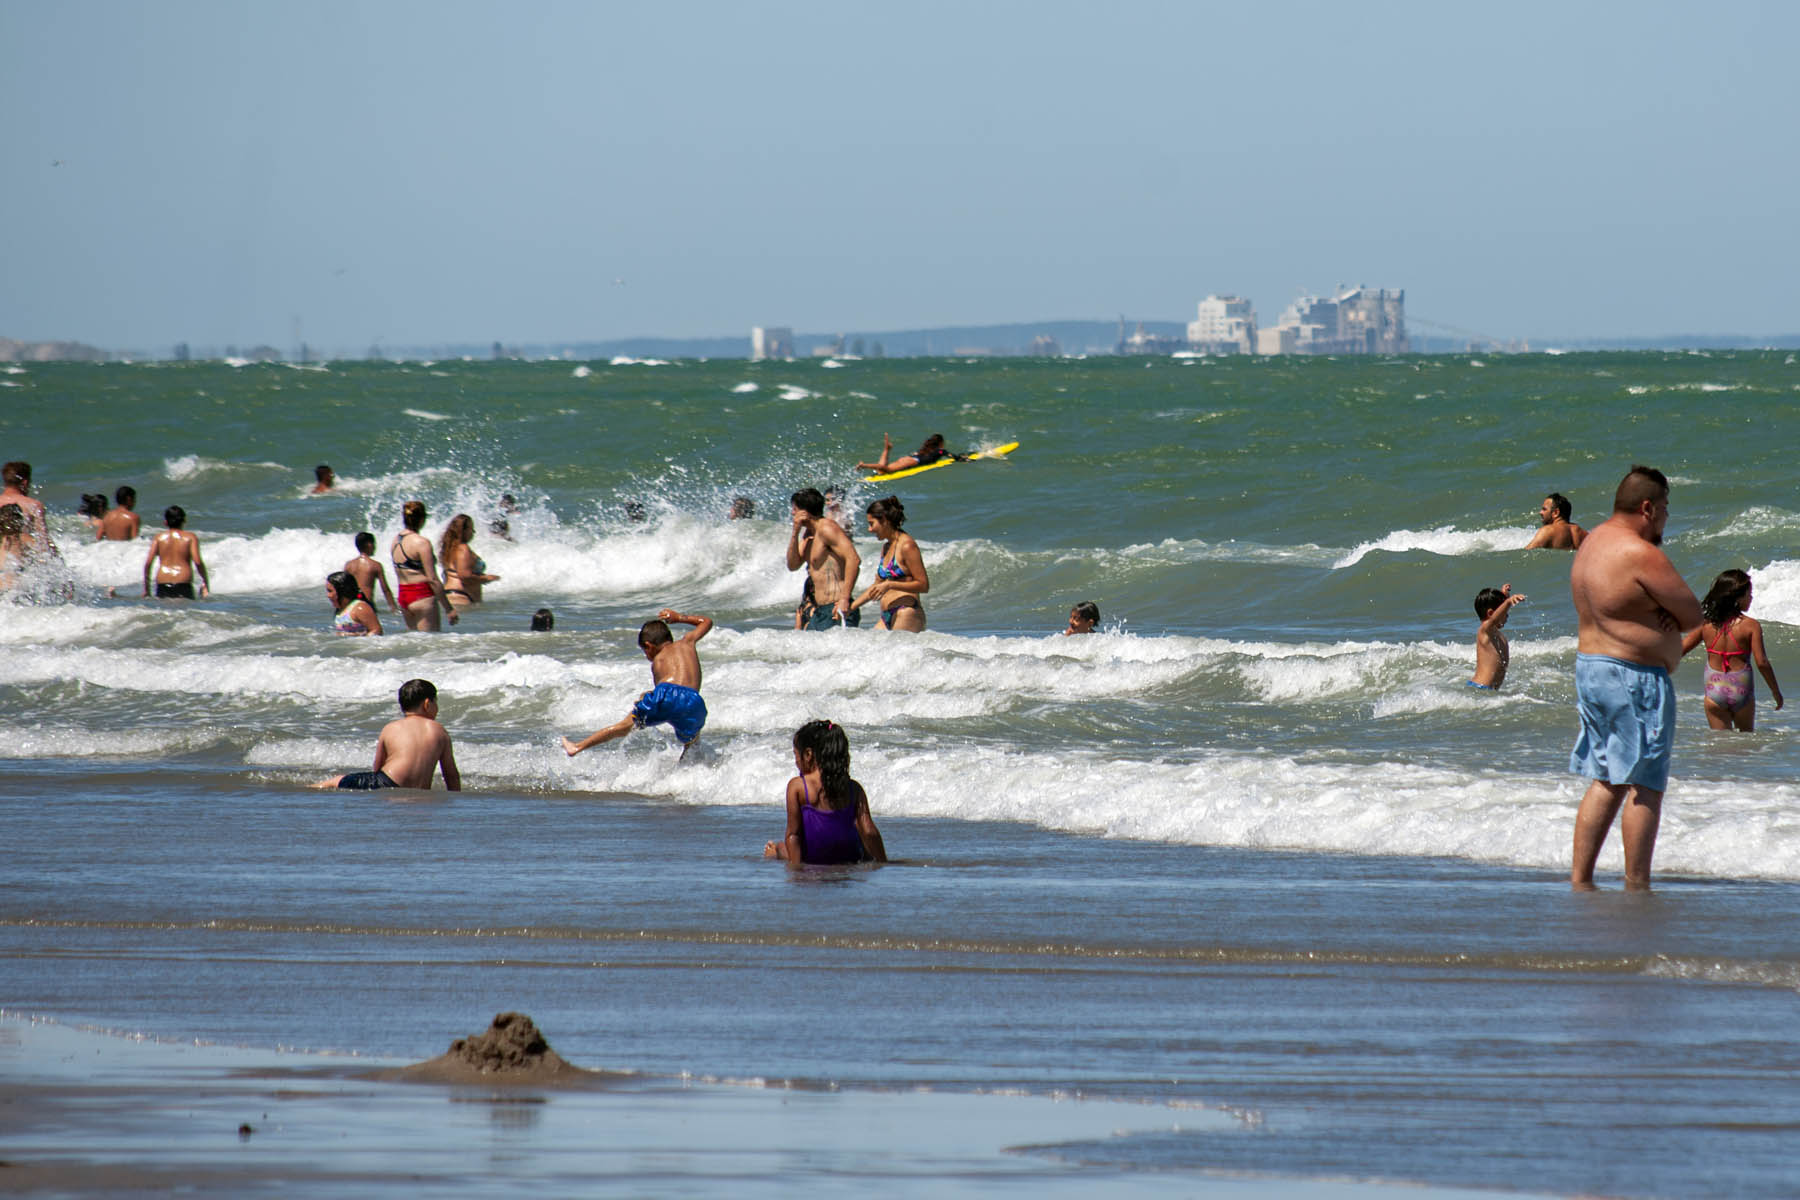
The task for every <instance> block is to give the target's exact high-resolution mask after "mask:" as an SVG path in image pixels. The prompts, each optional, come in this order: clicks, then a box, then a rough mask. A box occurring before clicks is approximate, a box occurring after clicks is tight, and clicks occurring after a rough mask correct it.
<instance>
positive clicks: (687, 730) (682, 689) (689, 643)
mask: <svg viewBox="0 0 1800 1200" xmlns="http://www.w3.org/2000/svg"><path fill="white" fill-rule="evenodd" d="M656 616H657V619H656V620H654V621H645V622H644V625H643V628H641V629H639V630H638V639H637V641H638V649H640V650H642V651H643V652H644V657H645V658H647V659H649V660H650V678H651V680H652V682H654V683H655V685H656V686H655V687H652V688H651V689H650V690H649V691H647V692H645V693H644V694H643V695H642V696H639V697H638V702H637V703H636V704H634V705H632V706H631V711H630V712H628V713H626V714H625V716H624V717H622V718H621V719H620V720H618V721H616V722H614V723H613V724H611V725H608V726H607V727H606V728H605V729H597V730H595V731H594V732H593V733H590V734H588V736H586V737H584V738H582V739H581V740H580V741H579V742H572V741H570V740H569V739H568V738H564V739H563V740H562V744H563V753H564V754H567V755H568V756H569V757H571V758H573V757H574V756H575V755H577V754H580V753H581V752H582V751H583V750H587V749H589V748H591V747H594V746H598V745H599V744H600V743H601V742H610V741H612V740H613V739H614V738H622V737H624V736H625V735H626V734H628V733H630V732H631V731H632V730H633V729H638V728H642V727H643V726H645V725H668V726H669V727H671V728H672V729H674V730H675V737H676V739H677V740H679V741H680V742H681V753H682V756H683V757H684V758H685V757H686V756H687V752H688V748H689V747H690V746H692V745H693V744H694V739H695V738H697V737H699V736H700V730H701V728H702V727H704V726H705V724H706V702H705V701H704V700H702V699H700V654H699V652H698V651H697V650H696V649H695V648H694V646H695V643H697V642H698V641H699V640H700V639H701V638H703V637H705V636H706V635H707V634H708V633H709V632H711V630H712V627H713V623H712V618H711V617H701V616H689V615H687V614H685V613H678V612H676V611H675V610H674V609H672V608H665V609H663V610H662V611H661V612H659V613H657V614H656ZM670 621H674V622H675V623H676V624H678V625H692V626H693V627H694V628H693V629H692V630H690V631H689V632H688V633H686V634H684V635H683V636H682V638H681V640H680V641H676V640H675V635H674V634H672V633H670V632H669V626H668V622H670Z"/></svg>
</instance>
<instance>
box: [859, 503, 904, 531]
mask: <svg viewBox="0 0 1800 1200" xmlns="http://www.w3.org/2000/svg"><path fill="white" fill-rule="evenodd" d="M868 511H869V515H870V516H871V517H874V518H875V519H876V520H877V521H885V522H887V523H888V524H889V525H892V526H893V527H894V528H895V529H904V528H906V509H905V508H904V507H903V506H902V505H901V503H900V497H898V496H884V497H883V498H882V499H880V500H874V501H871V502H870V504H869V510H868Z"/></svg>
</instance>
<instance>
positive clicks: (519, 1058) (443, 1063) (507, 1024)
mask: <svg viewBox="0 0 1800 1200" xmlns="http://www.w3.org/2000/svg"><path fill="white" fill-rule="evenodd" d="M601 1076H602V1072H599V1071H586V1070H583V1069H582V1068H580V1067H576V1066H571V1065H569V1063H568V1061H567V1060H566V1059H564V1058H563V1056H562V1055H560V1054H558V1053H557V1052H556V1051H554V1050H552V1049H551V1048H550V1043H549V1042H548V1041H546V1040H544V1035H543V1034H542V1033H540V1032H538V1027H537V1023H536V1022H535V1021H533V1020H532V1019H531V1018H530V1017H528V1016H526V1015H525V1014H524V1013H512V1012H506V1013H501V1014H500V1015H498V1016H496V1017H495V1018H494V1023H493V1024H492V1025H490V1026H488V1027H487V1030H486V1032H484V1033H479V1034H476V1035H475V1036H473V1037H465V1038H457V1039H456V1040H455V1041H454V1042H451V1043H450V1049H449V1050H448V1051H446V1052H445V1053H443V1054H440V1055H438V1056H437V1057H436V1058H433V1059H427V1060H426V1061H425V1062H422V1063H414V1064H413V1065H412V1066H410V1067H401V1068H400V1069H399V1070H396V1071H384V1072H382V1073H381V1077H382V1078H387V1079H402V1080H414V1081H420V1082H425V1083H479V1084H497V1083H500V1084H513V1083H517V1084H530V1085H533V1086H542V1085H545V1084H564V1085H568V1084H577V1085H579V1084H583V1083H587V1082H590V1081H592V1080H595V1079H598V1078H600V1077H601Z"/></svg>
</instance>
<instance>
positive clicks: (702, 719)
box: [631, 683, 706, 745]
mask: <svg viewBox="0 0 1800 1200" xmlns="http://www.w3.org/2000/svg"><path fill="white" fill-rule="evenodd" d="M631 715H632V718H633V719H634V720H635V721H636V722H637V726H638V728H639V729H642V728H643V727H644V726H646V725H667V726H669V727H671V728H672V729H674V730H675V736H676V738H678V739H679V740H680V741H681V743H682V744H683V745H686V744H687V743H688V742H691V741H693V740H694V739H695V738H697V737H699V736H700V730H701V729H702V728H703V727H704V726H705V725H706V701H704V700H702V699H701V698H700V693H699V692H696V691H695V690H694V689H693V688H691V687H682V686H681V685H680V684H679V683H659V684H657V685H656V686H655V687H653V688H651V689H650V690H649V691H647V692H645V693H644V694H643V695H642V696H639V697H638V702H637V703H636V704H634V705H632V706H631Z"/></svg>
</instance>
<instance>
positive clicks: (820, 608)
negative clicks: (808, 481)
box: [787, 488, 862, 629]
mask: <svg viewBox="0 0 1800 1200" xmlns="http://www.w3.org/2000/svg"><path fill="white" fill-rule="evenodd" d="M793 516H794V528H793V530H792V531H791V532H790V533H789V535H788V544H787V569H788V570H790V571H798V570H799V569H800V568H801V567H802V566H804V567H805V568H806V579H807V586H806V591H805V592H804V593H802V595H801V598H800V611H799V612H798V613H797V614H796V624H795V628H797V629H830V628H831V627H832V626H833V625H861V624H862V610H861V609H856V608H851V607H850V597H851V596H853V595H855V594H856V576H857V574H858V573H859V572H860V571H861V570H862V556H861V555H859V554H858V553H857V552H856V543H855V542H853V541H851V540H850V535H849V534H847V533H845V532H844V527H843V526H842V525H839V524H838V523H837V522H836V521H834V520H832V519H831V518H830V517H828V516H826V515H825V497H824V496H823V495H821V494H820V493H819V489H818V488H802V489H800V490H799V491H797V492H795V493H794V496H793Z"/></svg>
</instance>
